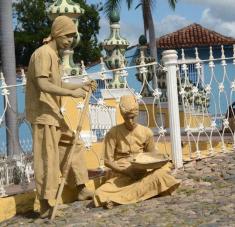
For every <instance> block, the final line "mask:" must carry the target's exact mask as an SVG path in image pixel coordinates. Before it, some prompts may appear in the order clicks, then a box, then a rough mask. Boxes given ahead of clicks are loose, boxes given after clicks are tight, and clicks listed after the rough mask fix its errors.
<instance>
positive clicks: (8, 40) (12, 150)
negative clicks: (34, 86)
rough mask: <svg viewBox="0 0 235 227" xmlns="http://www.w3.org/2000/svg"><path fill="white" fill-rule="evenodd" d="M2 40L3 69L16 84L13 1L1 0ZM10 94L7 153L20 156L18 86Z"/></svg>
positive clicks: (7, 116) (0, 32)
mask: <svg viewBox="0 0 235 227" xmlns="http://www.w3.org/2000/svg"><path fill="white" fill-rule="evenodd" d="M0 41H1V59H2V71H3V74H4V76H5V79H6V83H7V84H8V85H13V84H16V63H15V44H14V32H13V23H12V1H11V0H1V1H0ZM9 92H10V95H9V96H8V98H9V101H10V104H11V108H7V112H6V115H5V122H6V127H7V130H6V135H7V155H8V156H10V157H12V158H18V157H19V154H20V146H19V140H18V126H17V96H16V88H10V89H9Z"/></svg>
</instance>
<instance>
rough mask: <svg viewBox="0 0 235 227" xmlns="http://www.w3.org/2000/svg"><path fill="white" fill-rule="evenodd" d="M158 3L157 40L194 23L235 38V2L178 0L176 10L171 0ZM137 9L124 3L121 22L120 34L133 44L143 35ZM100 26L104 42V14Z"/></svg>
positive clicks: (140, 18)
mask: <svg viewBox="0 0 235 227" xmlns="http://www.w3.org/2000/svg"><path fill="white" fill-rule="evenodd" d="M155 1H156V4H155V8H154V10H153V16H154V20H155V27H156V36H157V37H159V36H161V35H163V34H167V33H169V32H173V31H176V30H178V29H180V28H182V27H184V26H187V25H189V24H191V23H195V22H196V23H199V24H201V25H202V26H204V27H206V28H209V29H212V30H215V31H217V32H219V33H221V34H223V35H226V36H231V37H235V13H234V12H235V0H179V1H178V3H177V6H176V10H175V11H173V10H172V9H170V7H169V5H168V0H155ZM87 2H88V3H98V2H105V0H87ZM134 2H136V3H138V2H139V1H134ZM123 3H125V0H123ZM136 5H137V4H136ZM134 8H135V7H133V9H132V10H130V11H128V10H127V7H126V5H125V4H123V5H122V10H121V21H120V23H121V34H122V36H123V37H125V38H127V39H128V40H129V41H130V43H131V44H136V42H137V40H138V37H139V36H140V35H141V34H142V33H143V21H142V14H141V9H137V10H135V9H134ZM100 26H101V30H100V35H99V39H100V41H102V40H103V39H104V38H106V37H108V34H109V24H108V21H107V19H106V18H105V16H104V14H103V13H101V21H100Z"/></svg>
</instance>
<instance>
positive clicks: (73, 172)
mask: <svg viewBox="0 0 235 227" xmlns="http://www.w3.org/2000/svg"><path fill="white" fill-rule="evenodd" d="M32 128H33V155H34V174H35V184H36V190H37V194H38V197H39V199H47V200H49V201H50V200H52V201H54V199H55V197H56V193H57V190H58V186H59V183H60V176H61V171H62V169H63V164H64V162H65V160H66V156H67V153H68V151H69V150H70V148H71V146H72V144H71V141H72V139H71V137H69V134H68V133H67V129H61V128H59V127H55V126H50V125H41V124H34V125H32ZM66 134H68V135H67V137H66V138H67V139H66V141H64V140H63V135H66ZM68 138H70V140H69V139H68ZM84 152H85V149H84V146H83V144H82V142H81V141H78V143H77V146H76V150H75V152H74V155H73V161H72V163H71V168H70V172H69V177H68V180H67V182H68V183H69V185H70V186H75V185H79V184H84V183H86V182H87V181H88V172H87V167H86V161H85V154H84Z"/></svg>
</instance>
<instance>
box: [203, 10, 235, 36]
mask: <svg viewBox="0 0 235 227" xmlns="http://www.w3.org/2000/svg"><path fill="white" fill-rule="evenodd" d="M201 23H202V24H203V25H204V26H206V27H208V28H211V29H213V30H215V31H217V32H219V33H221V34H223V35H226V36H232V37H235V20H233V21H226V20H223V19H222V18H219V17H216V16H215V15H214V14H213V12H212V11H211V9H210V8H208V9H205V10H204V11H203V13H202V17H201Z"/></svg>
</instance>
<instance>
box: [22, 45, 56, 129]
mask: <svg viewBox="0 0 235 227" xmlns="http://www.w3.org/2000/svg"><path fill="white" fill-rule="evenodd" d="M38 77H47V78H49V81H50V82H51V83H53V84H55V85H57V86H59V87H61V65H60V60H59V57H58V55H57V53H56V52H55V51H54V50H53V49H52V48H51V47H50V46H49V45H43V46H41V47H40V48H38V49H37V50H36V51H35V52H34V53H33V55H32V56H31V59H30V63H29V67H28V73H27V85H26V118H27V120H28V121H29V122H30V123H31V124H44V125H54V126H59V125H60V123H59V122H60V118H61V115H60V106H61V104H60V103H61V99H60V97H59V96H55V95H51V94H49V93H46V92H43V91H41V90H40V88H39V87H38V85H37V81H36V79H37V78H38Z"/></svg>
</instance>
